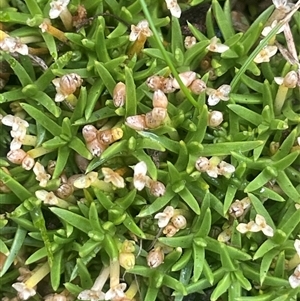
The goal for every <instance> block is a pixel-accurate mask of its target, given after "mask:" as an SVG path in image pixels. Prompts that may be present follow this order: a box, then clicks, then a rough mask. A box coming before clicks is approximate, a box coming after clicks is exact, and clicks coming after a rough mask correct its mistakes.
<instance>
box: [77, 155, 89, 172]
mask: <svg viewBox="0 0 300 301" xmlns="http://www.w3.org/2000/svg"><path fill="white" fill-rule="evenodd" d="M75 162H76V165H77V167H78V168H79V170H80V171H81V172H83V173H84V172H85V171H86V169H87V167H88V165H89V163H90V161H89V160H88V159H86V158H84V157H82V156H80V155H79V154H77V153H75Z"/></svg>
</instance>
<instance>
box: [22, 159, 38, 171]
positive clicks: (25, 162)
mask: <svg viewBox="0 0 300 301" xmlns="http://www.w3.org/2000/svg"><path fill="white" fill-rule="evenodd" d="M34 165H35V161H34V159H33V158H32V157H30V156H29V155H27V156H26V157H25V158H24V160H23V161H22V167H23V168H24V169H25V170H30V169H32V168H33V166H34Z"/></svg>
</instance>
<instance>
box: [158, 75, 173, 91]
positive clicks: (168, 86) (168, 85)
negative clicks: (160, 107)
mask: <svg viewBox="0 0 300 301" xmlns="http://www.w3.org/2000/svg"><path fill="white" fill-rule="evenodd" d="M161 90H162V91H163V92H164V93H167V94H168V93H173V92H174V91H175V90H176V89H175V88H174V87H173V79H172V78H168V77H167V78H164V79H163V81H162V85H161Z"/></svg>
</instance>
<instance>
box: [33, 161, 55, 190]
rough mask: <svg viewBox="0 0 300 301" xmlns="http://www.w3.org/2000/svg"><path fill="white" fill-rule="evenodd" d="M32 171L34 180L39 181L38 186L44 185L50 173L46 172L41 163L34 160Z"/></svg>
mask: <svg viewBox="0 0 300 301" xmlns="http://www.w3.org/2000/svg"><path fill="white" fill-rule="evenodd" d="M33 172H34V174H35V175H36V177H35V178H36V180H37V181H38V182H40V186H41V187H46V186H47V183H48V181H49V179H50V178H51V175H49V174H47V173H46V170H45V168H44V166H43V165H42V164H41V163H39V162H36V163H35V164H34V167H33Z"/></svg>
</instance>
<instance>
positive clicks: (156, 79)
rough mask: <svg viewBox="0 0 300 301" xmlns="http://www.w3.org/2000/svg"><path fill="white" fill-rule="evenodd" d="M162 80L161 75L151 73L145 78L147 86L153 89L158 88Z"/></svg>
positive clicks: (161, 84)
mask: <svg viewBox="0 0 300 301" xmlns="http://www.w3.org/2000/svg"><path fill="white" fill-rule="evenodd" d="M164 80H165V78H164V77H163V76H159V75H152V76H150V77H149V78H148V79H147V86H148V87H149V88H150V89H151V90H153V91H156V90H160V89H161V87H162V86H163V81H164Z"/></svg>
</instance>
